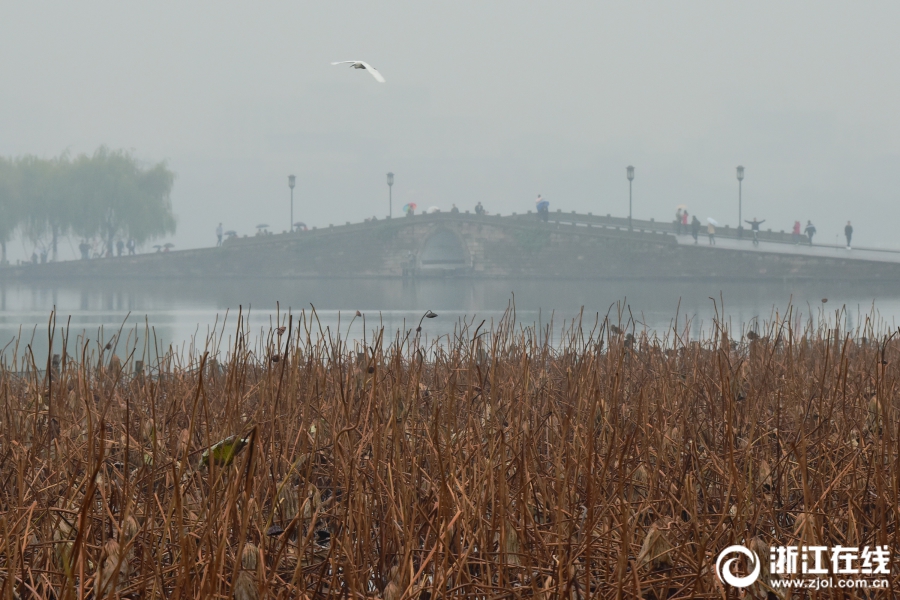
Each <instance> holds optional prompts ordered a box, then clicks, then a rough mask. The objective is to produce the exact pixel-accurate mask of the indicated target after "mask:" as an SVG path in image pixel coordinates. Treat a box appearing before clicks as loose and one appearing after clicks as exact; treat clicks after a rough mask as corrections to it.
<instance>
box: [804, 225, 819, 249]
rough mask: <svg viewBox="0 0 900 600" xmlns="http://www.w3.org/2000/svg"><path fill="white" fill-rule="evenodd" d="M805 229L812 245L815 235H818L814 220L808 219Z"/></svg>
mask: <svg viewBox="0 0 900 600" xmlns="http://www.w3.org/2000/svg"><path fill="white" fill-rule="evenodd" d="M803 231H804V232H805V233H806V237H808V238H809V245H810V246H812V239H813V236H814V235H816V226H815V225H813V224H812V221H806V229H804V230H803Z"/></svg>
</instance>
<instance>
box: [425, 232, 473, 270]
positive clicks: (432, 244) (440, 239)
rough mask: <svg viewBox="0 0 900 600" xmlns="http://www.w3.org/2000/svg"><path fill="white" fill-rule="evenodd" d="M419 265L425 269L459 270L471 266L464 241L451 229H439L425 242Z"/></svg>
mask: <svg viewBox="0 0 900 600" xmlns="http://www.w3.org/2000/svg"><path fill="white" fill-rule="evenodd" d="M419 256H420V258H419V263H420V264H421V266H422V268H425V269H428V268H430V269H457V268H460V267H466V266H468V265H469V253H468V252H467V251H466V247H465V245H464V244H463V242H462V240H460V239H459V236H457V235H456V234H455V233H453V232H452V231H450V230H449V229H438V230H437V231H435V232H434V233H432V234H431V235H430V236H428V238H427V239H426V240H425V245H424V247H423V248H422V253H421V254H420V255H419Z"/></svg>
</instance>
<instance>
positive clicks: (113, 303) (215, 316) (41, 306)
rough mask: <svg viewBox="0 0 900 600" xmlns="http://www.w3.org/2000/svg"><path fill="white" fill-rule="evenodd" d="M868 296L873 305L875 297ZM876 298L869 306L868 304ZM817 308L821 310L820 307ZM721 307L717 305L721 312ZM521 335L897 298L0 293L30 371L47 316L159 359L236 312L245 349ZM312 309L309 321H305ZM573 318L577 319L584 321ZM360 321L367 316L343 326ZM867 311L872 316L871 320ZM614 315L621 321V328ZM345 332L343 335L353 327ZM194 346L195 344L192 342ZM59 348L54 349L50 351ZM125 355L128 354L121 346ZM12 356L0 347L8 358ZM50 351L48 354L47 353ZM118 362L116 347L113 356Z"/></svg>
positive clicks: (557, 289) (525, 289)
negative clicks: (528, 329)
mask: <svg viewBox="0 0 900 600" xmlns="http://www.w3.org/2000/svg"><path fill="white" fill-rule="evenodd" d="M873 292H875V293H874V297H873ZM873 298H874V301H873ZM823 299H827V300H828V301H827V303H825V304H823V303H822V300H823ZM723 300H724V304H723ZM513 302H514V308H515V312H516V320H517V322H518V323H519V324H520V325H522V326H529V325H540V326H541V327H542V328H544V330H545V331H547V329H546V328H547V326H548V325H550V324H551V323H552V329H551V330H550V331H552V332H553V334H554V335H555V336H557V337H558V335H559V332H560V331H561V330H562V329H563V328H564V327H568V326H571V323H572V321H573V319H579V317H580V318H581V323H582V326H583V327H584V328H585V330H590V329H591V328H592V327H593V326H594V324H595V323H596V321H597V319H598V315H599V319H600V320H602V319H603V318H604V317H605V316H606V315H607V314H608V315H609V318H610V321H611V322H612V323H618V322H621V323H628V322H629V319H632V320H633V325H634V327H635V329H637V330H642V329H646V330H648V331H650V332H651V333H657V334H660V335H665V334H666V333H667V331H666V330H671V328H672V327H673V325H674V321H675V318H676V316H677V317H678V320H679V325H678V327H679V330H683V328H684V326H685V323H687V322H688V320H689V321H690V335H691V336H693V337H696V336H699V335H700V334H701V332H704V331H706V332H708V331H709V329H710V327H711V325H712V321H713V319H714V318H715V317H716V315H717V314H718V315H720V316H721V317H723V321H725V322H727V323H728V324H729V326H730V328H731V329H732V330H733V331H734V334H733V335H734V336H735V337H739V336H740V335H741V331H742V330H746V329H749V328H755V327H757V326H758V325H759V324H761V323H763V322H765V321H770V320H772V319H773V318H774V317H775V315H776V311H777V312H778V313H779V314H780V315H781V316H782V318H783V316H784V315H785V314H786V311H787V309H788V307H789V306H792V307H793V310H794V318H793V324H794V325H795V326H796V325H797V323H798V321H799V320H805V319H806V318H807V317H808V316H809V315H812V316H813V317H814V318H816V319H819V318H821V317H823V316H824V317H827V318H828V319H829V320H831V321H834V319H835V315H834V313H835V311H837V310H841V309H842V310H843V312H842V315H841V317H840V323H841V325H842V327H845V328H849V329H853V328H856V327H857V326H859V325H864V324H865V323H864V322H865V318H866V316H869V315H873V316H874V317H875V318H876V319H880V320H883V321H884V322H885V323H886V324H888V325H891V324H893V323H895V322H897V321H900V291H896V290H892V289H891V288H890V287H886V288H885V289H884V290H873V289H871V288H869V289H865V290H860V289H854V288H853V287H852V286H846V285H839V284H827V285H826V284H823V285H809V284H740V283H734V284H724V285H723V284H721V283H677V282H623V281H608V282H603V281H504V280H488V281H486V280H419V281H405V282H404V281H399V280H356V281H352V280H299V281H269V280H252V279H248V280H244V281H227V282H210V281H193V282H149V283H142V282H138V281H124V282H115V283H112V282H102V283H91V284H84V285H74V286H72V285H70V286H62V285H60V286H56V285H50V284H26V283H5V284H2V285H0V345H6V344H7V343H9V342H11V341H12V340H13V339H14V338H16V337H17V336H18V335H19V334H20V331H21V335H22V337H21V341H20V348H19V354H20V355H21V354H22V352H23V351H24V346H25V345H26V344H31V345H32V347H33V349H34V353H35V357H36V358H35V360H36V361H37V362H41V361H43V360H46V348H47V326H48V319H49V317H50V314H51V312H52V311H53V309H54V307H56V317H57V326H59V327H62V326H65V325H66V324H67V323H68V324H69V329H70V337H71V339H75V338H76V337H77V336H79V335H84V336H85V337H86V339H88V340H93V341H101V342H102V343H106V342H107V341H109V340H110V339H112V338H113V336H114V335H116V333H117V332H118V331H119V328H120V327H122V328H123V331H124V332H125V333H123V335H122V337H123V338H128V337H129V334H130V336H131V338H130V339H131V340H133V339H134V335H135V332H137V335H138V337H139V338H140V339H143V332H144V331H145V329H146V327H147V326H149V327H150V328H151V330H152V336H153V338H154V339H155V343H156V345H157V347H158V348H159V349H160V350H164V349H165V348H166V347H167V346H168V345H170V344H171V345H173V346H176V347H181V348H183V349H185V350H187V349H189V348H190V346H191V342H192V340H193V341H195V343H196V344H197V345H199V346H200V347H201V348H202V347H203V345H204V343H205V340H206V339H207V336H208V335H209V334H210V333H212V332H213V331H217V332H218V335H217V336H216V338H217V339H218V338H221V341H222V343H223V344H224V345H225V346H226V347H227V346H228V345H229V344H230V343H231V341H233V339H234V334H235V332H236V328H237V317H238V313H239V311H240V312H241V313H242V316H243V317H244V318H245V319H247V318H248V314H249V320H248V322H247V325H248V326H249V331H250V333H251V337H252V339H253V340H254V341H258V340H259V335H260V333H261V332H267V331H268V329H269V326H270V325H274V324H275V323H276V320H278V319H279V315H280V323H281V324H286V317H287V316H288V314H291V315H293V323H294V324H295V325H296V324H297V323H298V321H299V319H300V318H301V313H302V312H303V311H305V317H306V318H307V322H306V325H307V326H310V327H311V328H312V332H313V334H317V332H318V328H319V327H320V326H321V328H322V331H323V332H326V333H330V334H331V335H336V334H338V332H340V335H341V338H342V339H347V338H350V339H352V340H362V339H363V337H364V336H366V338H367V340H371V338H372V333H373V332H374V331H376V330H378V329H380V328H381V327H384V330H385V337H386V338H392V337H394V336H395V334H396V333H397V332H398V331H401V332H406V331H408V330H411V329H415V327H416V326H417V324H418V322H419V320H420V319H421V317H422V315H423V314H424V312H425V311H427V310H433V311H435V312H436V313H437V314H438V317H437V318H434V319H427V320H426V321H425V322H424V324H423V333H424V335H425V336H427V337H428V338H435V337H438V336H441V335H447V334H451V333H453V332H454V330H459V328H460V327H461V325H463V324H464V323H468V324H470V331H472V330H474V328H475V327H477V326H478V325H479V324H480V323H481V321H482V320H484V321H486V323H485V327H487V326H490V325H491V323H492V321H493V322H494V323H496V322H497V321H499V320H500V319H501V318H502V317H503V315H504V313H505V312H506V311H507V310H508V309H510V308H512V307H513ZM313 308H315V316H316V317H317V320H316V321H310V318H311V317H312V309H313ZM582 309H583V310H582ZM357 310H359V311H360V312H361V313H362V314H363V315H364V317H365V320H364V321H365V328H364V321H363V319H359V318H357V319H355V320H353V317H354V315H355V313H356V311H357ZM873 311H874V312H873ZM620 314H621V317H620ZM351 322H352V324H351ZM195 338H196V340H195ZM60 339H61V338H59V337H58V338H57V341H56V342H55V345H56V344H59V343H60V342H59V340H60ZM121 345H122V346H123V347H125V346H128V345H129V344H127V343H121ZM11 348H12V346H9V347H7V353H9V352H10V349H11ZM57 348H58V346H57ZM117 352H119V353H120V354H121V353H122V352H123V350H122V348H117Z"/></svg>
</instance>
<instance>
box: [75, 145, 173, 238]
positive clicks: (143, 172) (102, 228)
mask: <svg viewBox="0 0 900 600" xmlns="http://www.w3.org/2000/svg"><path fill="white" fill-rule="evenodd" d="M73 167H74V169H73V171H74V174H75V177H76V179H77V181H76V183H75V185H76V187H77V189H78V192H77V194H78V204H79V205H80V206H81V208H82V210H81V212H80V214H79V215H77V216H76V217H75V219H74V220H73V228H74V230H75V231H76V232H77V233H79V234H80V235H82V236H85V237H93V236H94V235H99V236H100V238H101V239H102V240H103V242H104V244H105V246H106V249H107V252H108V253H109V254H110V255H112V250H113V244H114V242H115V239H116V237H119V236H121V237H128V238H132V239H134V241H135V242H136V243H138V244H140V243H143V242H145V241H147V240H149V239H152V238H154V237H159V236H162V235H166V234H170V233H174V232H175V216H174V215H173V214H172V203H171V201H170V198H169V194H170V193H171V191H172V184H173V183H174V181H175V175H174V174H173V173H172V172H171V171H169V169H168V168H167V167H166V165H165V163H158V164H156V165H154V166H152V167H150V168H143V167H142V166H141V165H140V164H139V163H138V162H137V160H135V158H134V157H133V156H131V155H130V154H129V153H127V152H125V151H122V150H119V151H110V150H109V149H107V148H100V149H99V150H97V152H96V153H94V155H93V156H92V157H90V158H88V157H85V156H81V157H79V158H78V159H76V161H75V162H74V164H73Z"/></svg>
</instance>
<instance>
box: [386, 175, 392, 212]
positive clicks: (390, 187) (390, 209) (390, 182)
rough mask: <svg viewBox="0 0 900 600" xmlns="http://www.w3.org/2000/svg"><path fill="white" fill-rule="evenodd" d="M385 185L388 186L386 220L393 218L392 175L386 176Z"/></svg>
mask: <svg viewBox="0 0 900 600" xmlns="http://www.w3.org/2000/svg"><path fill="white" fill-rule="evenodd" d="M387 184H388V218H391V219H393V218H394V196H393V191H394V190H393V188H394V174H393V173H388V174H387Z"/></svg>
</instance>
